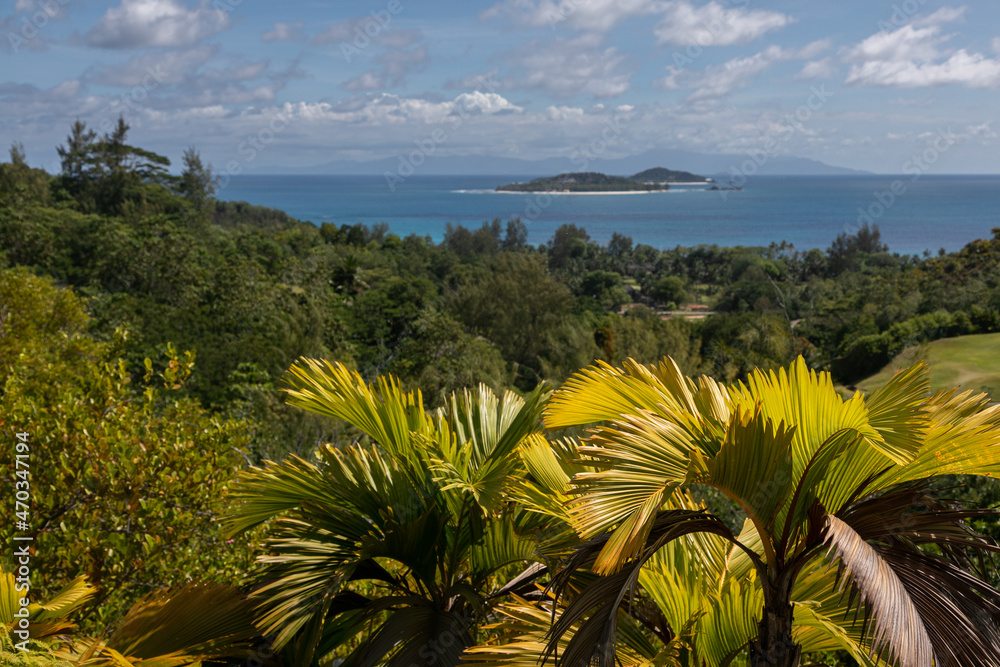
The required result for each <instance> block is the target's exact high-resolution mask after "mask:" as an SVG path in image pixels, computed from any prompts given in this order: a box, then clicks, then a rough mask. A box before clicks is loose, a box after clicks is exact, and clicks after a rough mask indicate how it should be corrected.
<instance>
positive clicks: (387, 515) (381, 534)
mask: <svg viewBox="0 0 1000 667" xmlns="http://www.w3.org/2000/svg"><path fill="white" fill-rule="evenodd" d="M290 382H291V388H290V389H289V390H288V394H289V401H290V402H291V403H293V404H295V405H298V406H300V407H303V408H305V409H307V410H311V411H313V412H316V413H318V414H324V415H328V416H330V417H334V418H337V419H342V420H344V421H346V422H347V423H348V424H350V425H351V426H352V427H354V428H355V429H357V431H358V433H359V439H358V440H357V441H356V442H355V443H354V444H352V445H350V446H348V447H341V448H337V447H333V446H331V445H327V446H324V447H322V448H320V450H319V452H318V453H317V457H318V458H317V460H315V461H309V460H305V459H301V458H298V457H292V458H290V459H288V460H286V461H284V462H282V463H274V462H267V463H266V464H265V465H264V466H263V467H260V468H253V469H251V470H250V471H248V472H245V473H244V474H243V475H241V477H240V481H239V485H238V486H237V487H236V488H235V489H234V492H233V493H232V494H231V496H230V497H231V498H232V499H233V500H234V501H236V502H238V503H239V504H238V506H237V512H236V515H235V517H234V518H233V519H232V521H231V523H230V529H231V531H232V532H233V533H239V532H241V531H244V530H247V529H249V528H253V527H255V526H259V525H261V524H264V523H265V522H267V523H268V538H267V541H266V543H265V548H266V551H267V553H266V555H264V556H263V557H262V558H261V562H262V564H263V566H264V571H263V573H262V575H261V578H262V582H263V584H262V585H261V586H260V587H259V588H258V589H257V590H256V591H255V593H254V596H255V597H256V598H258V599H259V600H261V606H260V612H261V625H262V629H263V630H264V632H265V633H266V634H268V635H269V636H273V637H274V644H275V646H276V647H277V648H279V649H280V648H283V647H287V649H286V650H287V651H289V652H290V655H291V656H292V659H293V662H294V663H295V664H301V665H307V664H312V662H313V661H314V660H315V659H317V658H320V657H325V656H327V655H329V654H330V653H331V652H335V651H336V650H337V649H338V648H341V647H344V646H351V647H353V650H351V651H350V652H349V653H346V654H345V655H343V656H342V657H344V658H345V659H346V661H347V663H346V664H349V665H375V664H382V663H383V662H384V663H385V664H388V665H403V666H406V665H409V664H411V663H414V662H423V661H425V660H431V659H433V660H434V661H436V663H437V664H441V665H455V664H458V661H459V658H460V656H461V654H462V651H463V650H464V649H465V648H467V647H469V646H471V645H473V644H475V643H476V641H477V639H478V637H479V636H480V635H479V628H478V626H479V625H480V624H482V623H483V622H484V621H485V620H486V619H487V618H488V617H489V615H490V610H491V609H492V608H493V607H494V606H495V605H496V604H498V603H499V602H500V601H501V600H502V599H503V597H504V594H505V593H506V592H508V591H510V590H514V589H517V588H519V587H523V586H525V585H526V584H529V583H530V577H531V576H532V574H533V573H537V572H539V571H540V570H539V569H538V568H535V569H534V570H530V569H529V570H527V573H524V572H522V570H524V569H525V565H526V563H531V562H536V563H544V559H545V555H546V553H545V552H546V547H547V546H548V545H547V544H546V542H545V541H544V539H541V538H540V535H541V534H542V532H541V531H542V529H543V528H544V522H539V520H538V518H537V517H536V516H534V515H532V514H530V513H528V512H526V511H524V510H523V509H521V508H519V507H517V506H516V505H515V504H514V503H513V502H512V496H511V494H512V488H513V485H514V482H515V480H516V479H517V478H518V477H519V476H523V474H524V472H525V463H524V460H523V457H522V454H521V452H520V450H519V447H520V446H521V445H522V443H525V442H527V441H531V440H532V439H534V440H537V439H538V438H539V435H538V432H537V427H538V420H539V417H540V415H541V410H542V407H543V404H544V398H545V395H544V394H542V393H541V392H539V391H536V392H534V393H531V394H529V395H527V396H526V397H524V398H520V397H518V396H516V395H515V394H513V393H511V392H506V393H504V394H502V395H497V394H495V393H493V391H492V390H490V389H488V388H487V387H485V386H483V385H480V386H479V387H478V388H476V389H474V390H463V391H461V392H457V393H454V394H452V395H451V396H449V397H448V399H447V401H446V403H445V405H444V406H443V407H441V408H439V409H437V410H434V411H431V412H428V411H426V410H425V409H424V405H423V402H422V398H421V395H420V392H419V391H418V392H407V391H404V390H402V389H401V388H400V386H399V384H398V382H397V381H396V380H394V379H392V378H383V379H379V380H378V382H377V383H373V384H368V383H366V382H365V381H364V380H363V379H362V378H361V376H360V375H359V374H358V373H357V372H355V371H350V370H348V369H347V368H345V367H344V366H342V365H340V364H331V363H329V362H325V363H323V362H318V361H312V360H303V361H301V362H299V363H297V364H296V365H295V366H293V367H292V370H291V372H290ZM519 574H521V577H520V578H519V577H518V575H519ZM359 633H363V634H364V636H363V637H361V638H359V639H357V640H353V638H354V637H355V636H357V635H359Z"/></svg>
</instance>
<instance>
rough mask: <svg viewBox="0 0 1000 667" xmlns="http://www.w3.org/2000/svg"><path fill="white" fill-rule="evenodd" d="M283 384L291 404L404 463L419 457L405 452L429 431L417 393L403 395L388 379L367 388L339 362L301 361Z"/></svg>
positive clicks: (380, 380)
mask: <svg viewBox="0 0 1000 667" xmlns="http://www.w3.org/2000/svg"><path fill="white" fill-rule="evenodd" d="M285 380H286V383H287V385H288V386H287V387H286V388H285V389H284V391H285V393H286V395H287V397H288V402H289V403H290V404H291V405H295V406H297V407H300V408H302V409H304V410H308V411H309V412H314V413H316V414H320V415H326V416H328V417H333V418H334V419H340V420H342V421H345V422H347V423H348V424H351V425H352V426H354V427H355V428H357V429H358V430H360V431H361V432H363V433H365V434H366V435H367V436H368V437H370V438H371V439H372V440H374V441H375V442H377V443H378V444H379V445H381V446H382V447H384V448H385V449H386V450H387V451H389V452H391V453H392V454H393V455H395V456H397V457H400V458H401V459H403V460H407V459H413V457H414V456H415V454H416V453H418V452H415V451H414V450H413V448H411V447H410V443H411V440H412V437H413V434H415V433H419V434H425V435H430V434H431V432H432V430H433V423H432V420H431V418H430V416H429V415H428V414H427V413H425V411H424V403H423V398H422V397H421V395H420V391H419V390H418V391H414V392H407V391H403V389H402V388H401V387H400V384H399V381H398V380H397V379H396V378H395V377H393V376H380V377H379V378H378V379H377V380H376V381H375V382H374V383H371V384H369V383H367V382H365V381H364V379H363V378H362V377H361V374H360V373H358V372H357V371H352V370H350V369H348V368H347V367H346V366H344V365H343V364H341V363H339V362H330V361H327V360H317V359H306V358H302V359H299V360H298V361H296V362H295V363H294V364H292V366H291V368H289V370H288V373H287V375H286V377H285Z"/></svg>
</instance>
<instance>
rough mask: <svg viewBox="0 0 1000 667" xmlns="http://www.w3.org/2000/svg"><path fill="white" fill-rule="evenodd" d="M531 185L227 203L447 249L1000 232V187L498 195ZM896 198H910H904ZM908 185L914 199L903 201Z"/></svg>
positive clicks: (299, 183) (896, 245)
mask: <svg viewBox="0 0 1000 667" xmlns="http://www.w3.org/2000/svg"><path fill="white" fill-rule="evenodd" d="M529 178H531V176H524V177H509V176H418V175H415V176H411V177H410V178H409V179H407V180H406V181H405V182H404V183H402V184H398V185H396V188H395V191H391V190H390V189H389V187H387V184H386V179H385V178H383V177H382V176H258V175H252V176H235V177H233V178H232V180H231V181H230V183H229V184H228V185H227V186H226V187H225V188H223V189H222V190H221V191H220V192H218V193H217V196H218V197H219V198H220V199H224V200H244V201H247V202H250V203H252V204H260V205H263V206H269V207H272V208H277V209H281V210H283V211H286V212H287V213H288V214H289V215H291V216H293V217H295V218H298V219H300V220H307V221H311V222H313V223H315V224H321V223H323V222H330V223H335V224H337V225H341V224H345V223H347V224H354V223H356V222H362V223H365V224H369V225H370V224H373V223H377V222H385V223H387V224H388V225H389V230H390V231H391V232H393V233H395V234H398V235H400V236H407V235H409V234H418V235H421V236H423V235H430V236H431V237H432V238H433V239H434V240H435V241H440V240H441V238H442V236H443V234H444V230H445V225H446V223H448V222H451V223H454V224H462V225H465V226H466V227H478V226H479V225H481V224H482V223H483V222H484V221H489V220H492V219H493V218H501V219H502V220H507V219H509V218H512V217H516V216H519V217H520V218H521V219H522V220H523V221H524V222H525V224H526V225H527V227H528V240H529V242H530V243H533V244H538V243H544V242H545V241H547V240H548V239H549V238H551V236H552V233H553V231H555V229H556V228H557V227H558V226H559V225H562V224H565V223H573V224H576V225H581V226H583V227H584V228H586V230H587V232H588V233H589V234H590V236H591V238H592V239H594V240H595V241H598V242H601V243H603V242H606V241H607V240H608V239H609V238H610V237H611V234H612V233H613V232H616V231H617V232H619V233H621V234H625V235H627V236H631V237H632V239H633V240H634V241H635V243H646V244H649V245H652V246H654V247H656V248H670V247H674V246H678V245H680V246H692V245H699V244H711V243H715V244H718V245H722V246H736V245H744V246H759V245H764V246H766V245H768V244H769V243H771V242H781V241H788V242H790V243H793V244H794V245H795V247H796V248H798V249H801V250H807V249H810V248H821V249H825V248H827V247H828V246H829V245H830V242H831V241H833V239H834V238H836V236H837V234H839V233H841V232H843V231H853V230H854V229H856V228H857V226H858V223H859V221H862V222H863V221H871V222H876V223H877V224H878V225H879V228H880V229H881V231H882V238H883V240H884V241H885V242H886V243H888V244H889V247H890V249H891V250H892V251H893V252H899V253H903V254H915V253H921V252H923V251H924V250H930V251H932V252H936V251H937V250H938V248H944V249H945V250H947V251H954V250H958V249H959V248H961V247H962V246H964V245H965V244H966V243H968V242H969V241H972V240H973V239H977V238H989V237H990V236H991V232H990V230H991V228H993V227H1000V176H922V177H921V178H919V179H918V180H916V181H914V180H911V178H912V177H909V176H881V175H879V176H875V175H871V176H808V177H806V176H803V177H794V176H790V177H776V176H775V177H762V176H761V177H755V178H753V179H751V180H750V181H749V182H748V183H747V184H746V186H745V187H744V189H743V190H742V191H731V192H711V191H706V190H704V189H703V186H676V187H674V188H672V189H671V190H670V191H668V192H664V193H652V194H637V195H631V194H628V195H626V194H609V195H576V194H562V195H551V196H547V195H528V194H523V193H522V194H506V193H497V192H494V191H493V190H494V188H496V186H498V185H502V184H504V183H510V182H513V181H523V180H528V179H529ZM894 182H897V183H896V187H895V190H896V192H897V193H900V194H893V192H892V189H893V184H894ZM900 185H902V187H903V188H904V189H901V187H900Z"/></svg>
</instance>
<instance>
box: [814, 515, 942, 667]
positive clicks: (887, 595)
mask: <svg viewBox="0 0 1000 667" xmlns="http://www.w3.org/2000/svg"><path fill="white" fill-rule="evenodd" d="M824 536H825V540H826V543H827V544H828V545H829V547H830V554H831V555H832V556H833V557H834V558H836V559H838V560H839V561H840V564H841V567H842V568H843V571H844V576H845V580H844V581H845V582H850V583H851V585H852V586H854V587H855V588H856V589H857V590H858V592H859V601H860V602H864V604H865V605H866V606H868V607H869V608H870V610H871V615H872V619H871V645H872V649H873V651H879V652H881V651H883V650H885V651H887V652H888V655H889V657H890V660H891V661H895V662H898V663H899V666H900V667H926V666H927V665H931V664H933V662H934V647H933V646H932V645H931V640H930V637H928V635H927V629H926V628H925V627H924V623H923V620H922V619H921V617H920V612H919V611H918V610H917V606H916V605H915V604H914V601H913V599H912V598H911V597H910V593H909V591H907V588H906V586H904V585H903V582H902V581H900V578H899V576H898V575H897V573H896V571H895V570H894V569H893V568H892V567H891V566H890V565H889V564H888V563H887V562H886V561H885V559H883V558H882V557H881V555H880V554H879V553H878V552H877V551H876V550H875V549H873V548H872V547H871V546H870V545H869V544H868V543H867V542H865V540H864V539H863V538H862V537H861V536H860V535H858V533H857V532H856V531H855V530H854V529H853V528H851V526H850V525H848V524H846V523H844V522H843V521H841V520H840V519H838V518H837V517H835V516H832V515H827V516H826V524H825V533H824Z"/></svg>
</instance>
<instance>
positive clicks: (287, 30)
mask: <svg viewBox="0 0 1000 667" xmlns="http://www.w3.org/2000/svg"><path fill="white" fill-rule="evenodd" d="M304 26H305V24H304V23H303V22H302V21H296V22H295V23H285V22H283V21H279V22H277V23H275V24H274V28H272V29H271V30H268V31H266V32H264V33H263V34H261V36H260V38H261V39H262V40H264V41H265V42H302V41H305V38H306V34H305V31H304V30H303V27H304Z"/></svg>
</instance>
